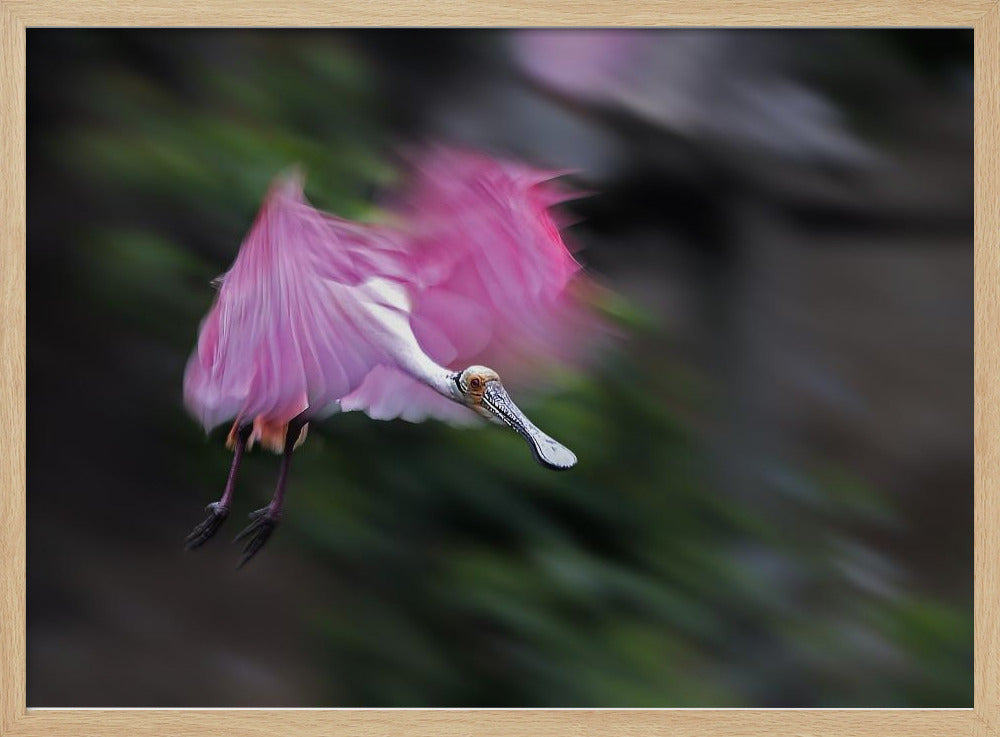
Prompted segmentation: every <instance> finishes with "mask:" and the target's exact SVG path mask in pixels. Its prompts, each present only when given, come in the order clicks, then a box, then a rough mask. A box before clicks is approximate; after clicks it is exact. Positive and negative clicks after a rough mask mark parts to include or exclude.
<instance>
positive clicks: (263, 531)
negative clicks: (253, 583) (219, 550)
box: [233, 507, 278, 568]
mask: <svg viewBox="0 0 1000 737" xmlns="http://www.w3.org/2000/svg"><path fill="white" fill-rule="evenodd" d="M269 511H270V510H269V508H268V507H264V508H263V509H258V510H257V511H256V512H251V513H250V519H252V520H253V522H251V523H250V524H249V525H248V526H247V528H246V529H245V530H243V531H242V532H241V533H240V534H239V535H237V536H236V537H235V538H233V542H234V543H238V542H240V541H242V540H247V544H246V545H244V546H243V556H242V557H241V558H240V562H239V563H237V564H236V567H237V568H242V567H243V566H245V565H246V564H247V563H248V562H250V559H251V558H253V557H254V556H255V555H257V553H259V552H260V549H261V548H263V547H264V544H265V543H266V542H267V541H268V540H270V539H271V534H272V533H273V532H274V530H275V528H276V527H277V526H278V520H277V519H275V518H274V517H272V516H271V515H270V514H269ZM247 538H249V539H247Z"/></svg>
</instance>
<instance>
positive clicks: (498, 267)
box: [343, 148, 592, 421]
mask: <svg viewBox="0 0 1000 737" xmlns="http://www.w3.org/2000/svg"><path fill="white" fill-rule="evenodd" d="M557 175H558V173H555V172H546V171H541V170H537V169H534V168H531V167H528V166H525V165H523V164H517V163H512V162H507V161H501V160H497V159H494V158H491V157H489V156H486V155H484V154H479V153H472V152H466V151H459V150H454V149H444V148H435V149H432V150H430V151H429V152H427V153H426V154H425V155H423V156H422V157H421V158H419V159H418V160H417V161H416V166H415V167H414V176H413V179H412V181H411V183H410V186H409V187H408V188H407V190H406V193H405V195H404V197H403V198H402V200H401V201H400V202H399V203H398V204H397V206H396V209H397V211H398V214H399V215H401V220H402V221H403V222H405V223H406V224H407V226H408V228H409V230H408V231H407V232H408V235H409V236H410V242H409V245H408V251H409V253H408V259H409V270H410V273H409V276H408V280H409V281H410V282H411V285H412V289H411V299H412V306H411V315H410V323H411V326H412V328H413V332H414V334H415V335H416V337H417V340H418V341H419V343H420V346H421V348H423V350H424V351H425V352H426V353H427V354H428V355H429V356H430V357H431V358H432V359H434V360H435V361H437V362H438V363H439V364H442V365H444V366H448V367H451V368H454V369H461V368H464V367H465V366H468V365H470V364H484V365H487V366H490V367H492V368H494V369H496V370H497V371H498V372H499V373H500V375H501V376H502V377H503V378H504V380H505V382H507V383H512V384H514V385H515V386H516V384H517V383H518V382H517V379H518V378H519V377H523V376H525V375H526V374H527V373H528V372H529V370H531V369H537V368H539V366H540V365H542V364H546V363H550V362H553V361H566V360H570V359H571V358H572V357H573V356H574V354H575V352H576V349H577V348H578V347H579V345H580V343H581V339H584V338H585V336H586V335H587V334H588V333H591V332H592V331H590V330H589V328H590V327H592V325H591V320H590V317H589V315H588V312H587V310H586V307H585V305H584V304H583V301H582V300H581V299H580V296H581V293H582V291H583V289H582V288H583V287H585V278H584V276H583V274H581V273H580V265H579V264H578V263H577V261H576V260H575V259H574V258H573V256H572V254H571V253H570V252H569V250H568V249H567V247H566V245H565V243H564V242H563V239H562V237H561V236H560V233H559V229H558V227H557V224H556V221H555V220H554V219H553V216H552V214H551V213H550V207H551V206H552V205H554V204H556V203H558V202H560V201H562V200H564V199H568V195H567V194H566V193H565V192H564V191H562V190H561V189H559V188H558V187H557V186H556V184H555V183H554V182H553V181H552V180H553V179H554V177H556V176H557ZM421 389H422V387H421V385H420V384H419V383H418V382H416V381H414V380H413V379H411V378H410V377H408V376H407V375H405V374H403V373H402V372H400V371H398V370H394V369H388V368H385V369H382V368H380V369H379V370H378V371H377V372H374V373H373V374H372V375H370V376H369V377H367V378H366V379H365V381H364V383H363V384H362V386H361V387H360V388H359V389H358V390H357V391H355V392H354V393H353V394H352V395H350V396H349V397H347V398H346V399H345V400H344V402H343V408H344V409H345V410H352V409H362V410H365V411H367V412H368V413H369V414H370V415H371V416H373V417H379V418H380V419H384V418H386V417H396V416H399V417H402V418H404V419H417V420H419V419H423V418H424V417H426V416H432V417H437V418H440V419H445V420H449V421H456V420H460V419H463V418H467V417H472V416H473V415H472V414H471V413H468V412H464V411H462V412H458V413H456V411H455V408H454V407H452V406H450V403H449V402H448V401H447V400H446V399H444V398H442V397H440V396H439V395H437V394H435V393H433V392H425V391H422V390H421Z"/></svg>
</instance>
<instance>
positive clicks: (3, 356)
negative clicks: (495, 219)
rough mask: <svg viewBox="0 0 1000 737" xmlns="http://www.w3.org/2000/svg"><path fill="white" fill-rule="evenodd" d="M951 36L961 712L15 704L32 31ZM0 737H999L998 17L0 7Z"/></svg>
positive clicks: (826, 2)
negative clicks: (970, 138) (964, 582)
mask: <svg viewBox="0 0 1000 737" xmlns="http://www.w3.org/2000/svg"><path fill="white" fill-rule="evenodd" d="M271 25H281V26H328V27H329V26H430V25H434V26H561V25H576V26H787V27H802V26H922V27H928V26H931V27H936V26H951V27H972V28H973V29H974V33H975V156H976V160H975V198H976V199H975V204H976V208H975V291H976V294H975V361H974V374H975V375H974V386H975V688H974V699H975V700H974V704H975V706H974V708H972V709H903V710H899V709H896V710H893V709H886V710H880V709H858V710H851V709H849V710H732V709H704V710H701V709H649V710H574V709H570V710H547V711H546V710H434V709H426V710H423V709H422V710H408V709H402V710H392V709H386V710H378V709H375V710H365V709H297V710H266V709H265V710H256V709H253V710H231V711H227V710H204V709H203V710H190V711H183V710H114V709H100V710H88V709H82V710H60V709H28V708H27V707H26V703H27V702H26V689H25V537H26V535H25V458H26V455H25V419H26V418H25V243H26V241H25V172H26V161H25V48H26V35H25V31H26V28H28V27H44V26H58V27H66V26H102V27H103V26H188V27H200V26H271ZM0 112H2V118H0V152H2V155H0V175H2V178H0V449H2V453H0V521H2V528H0V735H66V736H67V737H78V736H79V735H123V736H124V735H128V736H129V737H131V736H138V735H155V736H156V737H159V736H160V735H168V734H169V735H191V736H192V737H194V736H197V737H203V736H204V735H214V734H222V733H228V734H238V735H267V736H270V735H273V734H277V733H282V734H295V735H303V736H304V737H305V736H307V735H316V736H317V737H319V736H322V737H331V736H333V735H375V734H379V735H383V734H385V735H427V736H428V737H445V736H447V735H474V734H475V735H542V736H544V737H557V736H559V735H598V734H608V735H610V734H615V735H652V734H669V735H672V736H673V737H684V736H685V735H695V734H699V735H700V734H711V735H775V736H780V735H823V736H824V737H836V736H837V735H845V736H847V735H860V736H865V735H878V736H879V737H881V736H882V735H896V734H906V735H921V736H922V737H923V736H926V735H942V736H945V735H947V736H948V737H952V736H953V735H975V736H976V737H1000V611H998V607H1000V543H998V534H1000V496H998V493H997V489H996V484H997V481H998V480H1000V350H998V349H997V347H996V345H995V336H996V333H997V328H998V326H1000V294H998V286H1000V258H998V249H1000V158H998V156H1000V0H941V1H940V2H935V1H934V0H895V1H891V0H878V1H874V2H873V1H871V0H775V1H774V2H771V3H768V4H766V5H765V4H763V3H761V4H757V3H753V2H746V0H739V1H737V2H727V1H726V0H577V1H575V2H574V1H573V0H537V2H530V1H524V2H518V3H513V4H510V5H507V6H505V7H488V5H487V4H486V3H476V2H475V0H464V1H462V0H381V1H380V2H372V0H336V2H327V1H325V0H290V1H289V2H283V3H282V2H275V1H273V0H173V1H172V2H171V1H170V0H160V1H159V2H125V0H120V2H118V3H114V2H107V1H106V0H105V1H104V2H80V1H79V0H0Z"/></svg>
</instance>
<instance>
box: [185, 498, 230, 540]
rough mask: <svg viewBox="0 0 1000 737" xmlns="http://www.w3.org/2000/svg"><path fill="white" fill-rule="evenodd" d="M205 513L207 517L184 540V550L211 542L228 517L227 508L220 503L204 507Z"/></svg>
mask: <svg viewBox="0 0 1000 737" xmlns="http://www.w3.org/2000/svg"><path fill="white" fill-rule="evenodd" d="M205 511H206V512H208V513H209V515H208V517H206V518H205V519H204V521H202V522H201V523H200V524H199V525H198V526H197V527H195V528H194V529H193V530H191V534H190V535H188V536H187V538H186V539H185V540H184V548H185V549H187V550H194V549H196V548H200V547H201V546H202V545H204V544H205V543H207V542H208V541H209V540H211V539H212V536H213V535H215V533H216V532H218V531H219V528H220V527H222V523H223V522H225V521H226V517H228V516H229V507H227V506H226V505H225V504H222V503H220V502H212V503H211V504H209V505H208V506H207V507H205Z"/></svg>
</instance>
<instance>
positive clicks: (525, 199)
mask: <svg viewBox="0 0 1000 737" xmlns="http://www.w3.org/2000/svg"><path fill="white" fill-rule="evenodd" d="M411 161H412V171H411V174H410V177H409V179H408V181H407V184H406V186H405V187H404V188H403V191H402V192H401V193H399V194H397V195H396V196H395V197H394V198H393V199H392V201H391V203H390V204H389V206H388V209H389V211H390V212H391V213H392V218H390V219H389V222H388V223H385V224H372V223H359V222H353V221H350V220H346V219H343V218H339V217H337V216H335V215H332V214H329V213H326V212H323V211H321V210H318V209H316V208H315V207H313V206H312V205H311V204H310V203H309V202H308V201H307V200H306V198H305V195H304V191H303V188H304V176H303V174H302V172H301V170H298V169H296V170H293V171H292V172H290V173H284V174H282V175H279V176H278V177H277V178H276V179H275V181H274V182H273V183H272V184H271V186H270V188H269V189H268V191H267V194H266V195H265V197H264V201H263V203H262V205H261V207H260V210H259V212H258V214H257V216H256V218H255V220H254V222H253V224H252V225H251V227H250V230H249V232H248V233H247V235H246V236H245V238H244V239H243V241H242V243H241V245H240V247H239V250H238V252H237V255H236V257H235V260H234V261H233V263H232V265H231V267H230V268H229V269H228V270H227V271H226V272H225V273H224V274H223V275H222V276H220V277H218V278H217V279H216V280H215V282H214V284H215V286H216V288H217V293H216V296H215V301H214V303H213V305H212V307H211V308H210V310H209V312H208V313H207V315H206V316H205V318H204V319H203V321H202V323H201V326H200V328H199V332H198V338H197V342H196V346H195V349H194V350H193V352H192V354H191V356H190V359H189V360H188V363H187V367H186V369H185V373H184V402H185V405H186V407H187V409H188V411H189V412H190V413H191V414H192V416H193V417H194V418H195V419H196V420H197V421H198V422H199V423H200V424H201V425H202V426H203V428H204V429H205V431H206V432H211V430H212V429H214V428H216V427H218V426H219V425H221V424H223V423H226V422H232V425H231V429H230V431H229V433H228V436H227V440H226V444H227V447H228V448H229V449H231V450H232V452H233V459H232V464H231V467H230V470H229V475H228V478H227V480H226V483H225V486H224V489H223V493H222V496H221V498H219V499H218V500H217V501H215V502H212V503H210V504H209V505H208V506H207V508H206V512H208V516H207V517H206V518H205V519H204V520H203V521H202V522H201V523H200V524H198V525H197V526H196V527H195V528H194V530H193V531H192V532H191V533H190V535H188V537H187V539H186V541H185V546H186V547H187V548H188V549H195V548H198V547H200V546H202V545H203V544H205V543H206V542H207V541H208V540H209V539H211V538H212V537H213V536H214V535H215V534H216V532H217V531H218V530H219V528H220V527H221V525H222V523H223V522H224V521H225V520H226V518H227V517H228V515H229V512H230V509H231V505H232V500H233V495H234V489H235V486H236V481H237V476H238V473H239V469H240V464H241V462H242V459H243V457H244V454H245V453H246V451H247V450H248V449H249V448H251V447H253V446H254V445H255V444H260V445H261V446H262V447H264V448H266V449H269V450H272V451H274V452H275V453H278V454H280V456H281V462H280V468H279V472H278V480H277V483H276V486H275V489H274V494H273V496H272V498H271V500H270V502H269V503H268V505H267V506H265V507H263V508H261V509H258V510H256V511H255V512H253V513H251V515H250V519H251V522H250V524H249V526H247V527H246V528H245V529H244V530H243V531H241V532H240V533H239V534H238V535H237V536H236V539H235V540H234V542H242V543H244V547H243V550H242V555H241V557H240V560H239V563H238V567H242V566H243V565H245V564H246V563H247V562H248V561H249V560H251V559H252V558H253V557H254V556H255V555H256V554H257V553H258V552H259V551H260V550H261V548H262V547H263V546H264V545H265V543H266V542H267V541H268V540H269V539H270V538H271V536H272V533H273V532H274V530H275V529H276V527H277V526H278V523H279V522H280V521H281V517H282V512H283V505H284V500H285V491H286V486H287V484H288V475H289V469H290V466H291V459H292V454H293V451H294V450H295V448H296V447H297V446H298V445H299V444H300V443H301V442H303V441H304V440H305V438H306V435H307V432H308V429H309V426H310V423H313V422H316V421H319V420H323V419H326V418H329V417H331V416H333V415H336V414H337V413H340V412H349V411H363V412H365V413H367V414H368V415H369V416H370V417H371V418H373V419H377V420H388V419H394V418H401V419H403V420H408V421H411V422H419V421H422V420H425V419H428V418H434V419H439V420H443V421H446V422H451V423H455V424H468V423H469V422H470V421H472V422H477V421H480V420H486V421H487V423H493V424H496V425H500V426H503V427H506V428H509V429H510V430H513V431H514V432H516V433H518V434H519V435H520V436H521V437H522V438H523V439H524V440H525V441H526V443H527V444H528V447H529V448H530V450H531V452H532V454H533V456H534V458H535V459H536V460H537V461H538V462H539V463H540V464H542V465H543V466H545V467H547V468H550V469H555V470H566V469H569V468H572V467H573V466H574V465H576V463H577V457H576V455H575V454H574V453H573V452H572V451H571V450H570V449H569V448H567V447H566V446H565V445H563V444H562V443H560V442H558V441H557V440H555V439H553V438H552V437H550V436H549V435H547V434H546V433H544V432H542V430H540V429H539V428H538V427H537V426H536V425H535V424H534V423H532V422H531V420H529V419H528V417H527V416H526V415H525V414H524V412H522V411H521V409H520V408H518V406H517V405H516V404H515V403H514V401H513V400H512V399H511V397H510V395H509V394H508V392H507V389H506V387H505V384H504V382H503V381H502V380H501V378H500V374H499V373H498V371H497V370H494V369H493V368H490V367H489V366H490V365H493V366H508V367H512V370H513V369H519V372H518V373H519V375H521V376H528V377H530V376H533V375H535V374H536V372H537V371H540V370H541V368H540V367H542V366H544V365H545V364H546V362H549V363H551V362H552V361H554V360H558V359H560V358H566V357H568V356H570V355H572V354H574V352H576V351H578V350H579V346H580V345H581V344H582V343H583V342H585V341H584V336H586V334H587V331H588V330H589V329H590V328H591V327H592V325H593V322H592V316H591V315H590V314H589V312H588V309H587V306H586V303H587V300H586V294H587V290H588V284H590V283H591V282H590V280H589V278H588V277H587V275H586V274H585V273H584V272H583V270H582V267H581V265H580V263H579V262H578V261H577V260H576V258H575V257H574V256H573V254H572V253H571V251H570V250H569V248H568V247H567V244H566V243H565V242H564V240H563V238H562V235H561V233H560V223H559V222H558V221H557V216H556V214H555V213H554V211H553V208H554V206H555V205H557V204H560V203H562V202H563V201H565V200H566V199H570V198H572V197H574V196H575V193H573V192H570V191H569V190H568V189H567V188H565V187H563V186H561V185H560V183H559V181H558V180H559V179H560V178H561V177H562V176H563V175H564V174H565V173H566V172H564V171H561V170H550V169H542V168H538V167H534V166H532V165H529V164H525V163H523V162H519V161H514V160H511V159H505V158H498V157H495V156H493V155H491V154H487V153H483V152H480V151H475V150H466V149H458V148H451V147H447V146H430V147H428V148H427V150H426V151H423V152H422V153H419V154H416V155H414V156H412V157H411Z"/></svg>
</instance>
